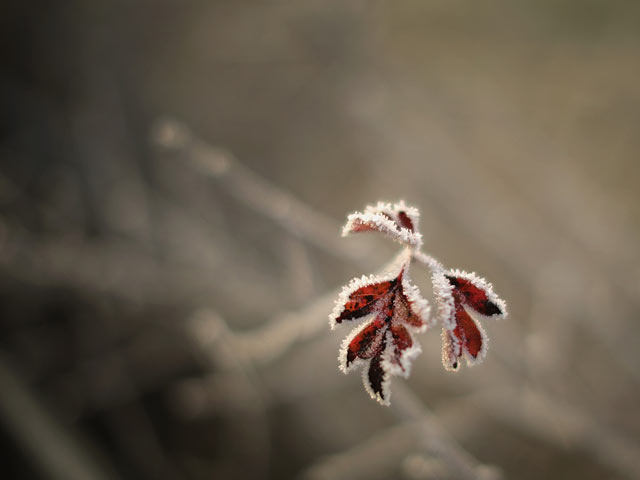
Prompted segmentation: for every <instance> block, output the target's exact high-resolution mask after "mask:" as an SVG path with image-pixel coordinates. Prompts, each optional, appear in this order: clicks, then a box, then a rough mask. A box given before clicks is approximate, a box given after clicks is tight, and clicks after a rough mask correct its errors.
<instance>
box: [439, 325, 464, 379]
mask: <svg viewBox="0 0 640 480" xmlns="http://www.w3.org/2000/svg"><path fill="white" fill-rule="evenodd" d="M440 337H441V338H442V366H443V367H444V369H445V370H447V371H449V372H457V371H458V370H460V361H459V358H460V355H461V353H462V351H461V350H460V349H461V348H462V347H461V344H460V342H459V341H458V339H457V338H456V337H455V336H454V335H453V332H452V331H451V330H449V329H447V328H445V327H443V328H442V333H441V334H440ZM458 352H460V353H458ZM452 356H453V359H452V358H451V357H452ZM454 361H457V364H458V366H457V367H454V366H453V363H454Z"/></svg>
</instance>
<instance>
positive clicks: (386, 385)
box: [362, 360, 391, 407]
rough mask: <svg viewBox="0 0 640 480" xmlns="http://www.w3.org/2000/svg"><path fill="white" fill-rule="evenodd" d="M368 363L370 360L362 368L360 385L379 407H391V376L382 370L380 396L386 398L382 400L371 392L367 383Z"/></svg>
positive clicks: (378, 395) (371, 389) (375, 393)
mask: <svg viewBox="0 0 640 480" xmlns="http://www.w3.org/2000/svg"><path fill="white" fill-rule="evenodd" d="M370 363H371V360H367V364H366V366H365V367H363V368H362V384H363V385H364V389H365V390H366V391H367V393H368V394H369V396H370V397H371V398H373V399H374V400H375V401H376V402H378V403H379V404H380V405H384V406H385V407H388V406H389V405H391V389H390V387H391V375H390V374H389V372H387V371H386V370H384V367H383V371H384V377H383V379H382V395H384V396H385V397H386V398H382V397H381V396H380V394H379V393H377V392H374V391H373V388H372V387H371V384H370V383H369V368H370Z"/></svg>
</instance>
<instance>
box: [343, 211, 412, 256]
mask: <svg viewBox="0 0 640 480" xmlns="http://www.w3.org/2000/svg"><path fill="white" fill-rule="evenodd" d="M401 211H404V212H405V213H406V214H407V216H408V217H409V219H410V220H411V223H412V224H413V230H414V231H413V232H412V231H411V230H409V229H408V228H404V227H401V226H400V222H399V220H398V213H399V212H401ZM383 212H384V213H386V214H387V215H389V216H390V217H391V218H393V219H394V220H390V219H388V218H387V217H386V216H384V215H383ZM419 219H420V212H419V210H418V209H417V208H415V207H410V206H408V205H406V204H405V203H404V200H401V201H399V202H398V203H395V204H391V203H384V202H378V203H377V204H376V205H375V206H373V205H368V206H367V207H365V211H364V212H355V213H352V214H350V215H349V216H348V217H347V223H346V224H345V226H344V227H343V229H342V236H343V237H346V236H348V235H349V234H351V233H354V231H353V228H354V224H355V223H356V222H357V221H359V222H362V223H365V224H371V225H374V226H375V227H377V230H378V231H380V232H382V233H385V234H387V235H389V236H390V237H392V238H393V239H394V240H396V241H398V242H400V243H402V244H406V245H411V246H414V247H419V246H421V245H422V234H420V233H419V232H418V221H419ZM355 233H357V232H355Z"/></svg>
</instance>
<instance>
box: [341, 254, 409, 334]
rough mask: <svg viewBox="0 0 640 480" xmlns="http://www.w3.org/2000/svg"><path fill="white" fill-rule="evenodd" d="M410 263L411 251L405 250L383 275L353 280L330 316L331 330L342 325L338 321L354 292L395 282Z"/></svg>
mask: <svg viewBox="0 0 640 480" xmlns="http://www.w3.org/2000/svg"><path fill="white" fill-rule="evenodd" d="M410 261H411V251H410V250H409V249H404V250H402V251H401V252H400V254H399V255H397V256H396V258H394V259H393V260H392V261H391V262H390V263H389V264H388V265H387V266H386V267H385V268H384V269H383V270H382V273H379V274H371V275H363V276H361V277H356V278H353V279H351V281H350V282H349V283H348V284H347V285H345V286H344V287H342V291H341V292H340V295H338V298H337V299H336V301H335V305H334V307H333V310H332V311H331V313H330V314H329V326H330V327H331V330H335V329H336V327H337V326H338V325H340V324H339V323H338V322H336V319H337V318H338V317H339V316H340V314H341V313H342V310H343V309H344V305H345V304H346V302H347V301H348V300H349V296H350V295H351V294H352V293H353V292H355V291H356V290H358V289H359V288H362V287H366V286H367V285H373V284H374V283H380V282H388V281H390V280H393V279H394V278H396V277H397V276H398V274H399V273H400V270H402V269H403V268H405V270H406V269H407V268H408V267H409V262H410ZM372 313H373V312H372Z"/></svg>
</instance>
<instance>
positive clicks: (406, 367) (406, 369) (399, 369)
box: [382, 329, 422, 378]
mask: <svg viewBox="0 0 640 480" xmlns="http://www.w3.org/2000/svg"><path fill="white" fill-rule="evenodd" d="M409 335H410V336H411V347H410V348H407V349H406V350H403V351H402V353H401V354H400V359H399V362H400V364H399V365H396V364H394V363H393V362H392V361H391V356H392V354H393V333H391V329H389V330H388V331H387V335H386V337H387V338H385V341H386V345H387V348H385V350H384V352H383V354H382V368H384V369H385V371H386V372H388V373H390V374H391V375H396V376H398V377H403V378H409V375H410V374H411V366H412V365H413V361H414V360H415V359H416V358H417V357H418V356H419V355H420V354H421V353H422V347H421V346H420V344H419V343H418V342H417V341H416V339H415V338H414V337H413V334H412V333H411V332H410V331H409Z"/></svg>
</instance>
